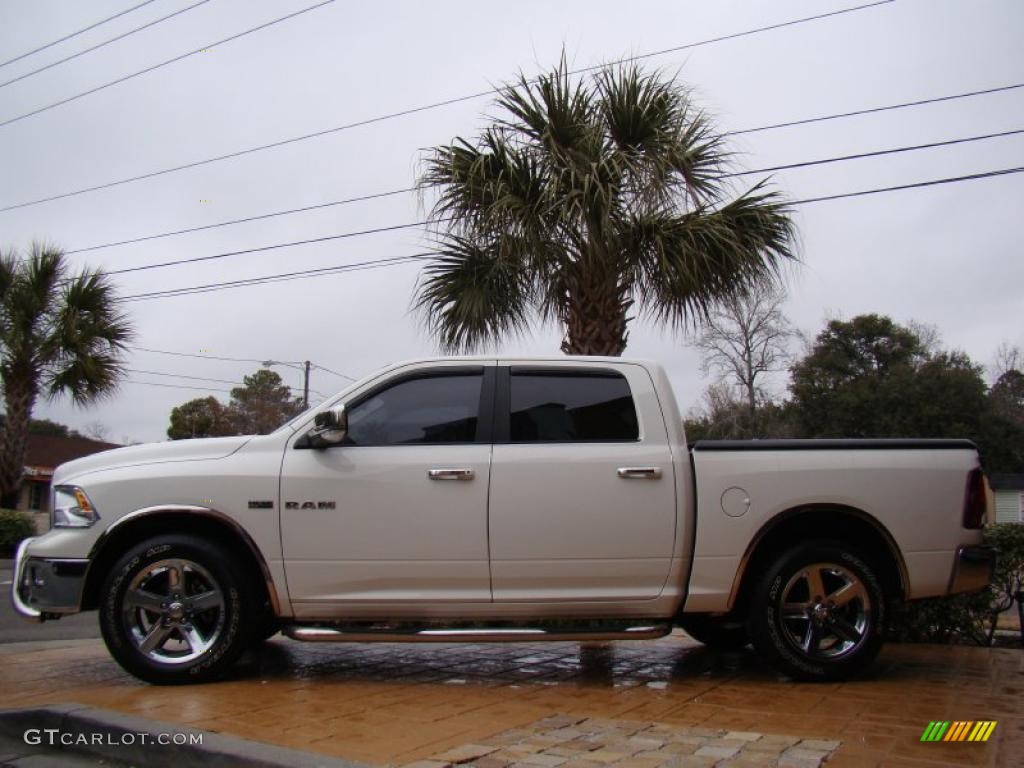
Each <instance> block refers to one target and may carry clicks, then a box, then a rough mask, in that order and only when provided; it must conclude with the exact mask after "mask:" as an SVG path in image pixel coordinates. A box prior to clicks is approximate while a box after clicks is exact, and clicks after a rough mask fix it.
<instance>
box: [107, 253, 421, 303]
mask: <svg viewBox="0 0 1024 768" xmlns="http://www.w3.org/2000/svg"><path fill="white" fill-rule="evenodd" d="M436 255H437V254H436V253H434V252H427V253H417V254H413V255H411V256H391V257H388V258H385V259H372V260H369V261H361V262H355V263H353V264H337V265H335V266H333V267H320V268H318V269H303V270H298V271H296V272H283V273H280V274H276V275H264V276H261V277H251V278H246V279H243V280H227V281H225V282H221V283H207V284H206V285H196V286H189V287H186V288H169V289H167V290H163V291H151V292H149V293H137V294H133V295H131V296H123V297H121V298H120V299H119V300H120V301H139V300H141V299H157V298H164V297H168V296H177V295H184V294H192V293H208V292H210V291H220V290H224V289H226V288H241V287H244V286H249V285H262V284H263V283H277V282H287V281H289V280H297V279H300V278H306V277H313V276H315V275H326V274H332V273H337V272H361V271H363V270H364V269H379V268H380V267H390V266H395V265H397V264H403V263H407V262H413V261H419V260H422V259H425V258H429V257H430V256H436Z"/></svg>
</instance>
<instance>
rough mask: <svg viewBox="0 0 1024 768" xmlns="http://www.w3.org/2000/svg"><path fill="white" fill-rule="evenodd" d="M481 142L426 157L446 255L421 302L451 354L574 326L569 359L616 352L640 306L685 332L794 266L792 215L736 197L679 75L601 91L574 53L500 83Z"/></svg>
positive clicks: (617, 81) (424, 179) (721, 151)
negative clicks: (577, 71) (544, 325)
mask: <svg viewBox="0 0 1024 768" xmlns="http://www.w3.org/2000/svg"><path fill="white" fill-rule="evenodd" d="M497 105H498V107H499V108H500V109H501V110H502V111H503V116H501V117H498V118H495V119H494V120H493V122H492V123H491V124H490V125H489V126H488V127H487V128H485V129H484V130H483V131H482V133H481V134H480V135H479V136H478V137H477V138H476V140H475V141H468V140H466V139H463V138H456V139H455V140H454V141H453V142H452V143H451V144H450V145H446V146H440V147H434V148H433V149H431V150H429V151H428V154H427V157H426V158H425V164H424V170H423V173H422V175H421V177H420V180H419V185H420V189H421V191H422V192H424V193H430V192H433V193H436V195H437V198H436V202H435V203H434V204H433V207H432V209H431V212H430V222H431V224H432V231H433V233H434V235H435V238H436V240H437V244H438V253H437V255H436V256H435V257H434V258H433V259H432V260H431V261H430V263H429V264H428V265H427V267H426V269H425V270H424V276H423V277H422V278H421V280H420V283H419V285H418V286H417V295H416V298H415V301H414V303H415V306H416V308H417V309H419V310H420V311H421V312H422V313H423V314H424V315H425V318H426V323H427V326H428V328H429V329H430V331H431V332H432V333H433V334H434V335H435V336H436V337H437V339H438V340H439V342H440V346H441V347H442V348H444V349H445V350H447V351H453V352H454V351H469V350H471V349H474V348H479V347H480V346H484V345H487V344H490V343H496V342H497V341H499V340H500V339H502V338H504V337H506V336H509V335H516V334H519V333H522V332H525V331H526V330H527V329H528V328H529V325H530V320H531V318H532V316H533V315H534V314H536V315H538V316H539V317H540V319H541V320H543V321H554V322H557V323H559V324H560V325H561V326H562V327H563V328H564V338H563V341H562V351H563V352H565V353H566V354H596V355H619V354H621V353H622V351H623V350H624V349H625V347H626V341H627V338H628V325H629V322H630V320H631V319H632V317H631V316H630V312H631V310H633V309H634V307H635V308H636V310H637V311H639V312H640V313H643V314H644V315H646V316H647V317H649V318H650V319H652V320H654V321H655V322H657V323H659V324H668V325H670V326H672V327H674V328H679V327H687V326H690V325H691V324H695V323H697V322H699V321H700V319H701V318H703V317H706V316H707V314H708V312H709V310H710V309H711V308H713V307H714V306H715V305H716V303H717V302H718V301H720V300H721V299H723V298H725V297H727V296H731V295H733V294H736V293H742V292H743V291H745V290H747V289H749V288H750V287H751V286H754V285H757V284H765V283H769V284H770V283H774V282H775V281H776V280H777V279H778V278H779V276H780V270H781V267H782V265H783V264H784V263H786V262H788V261H789V260H791V259H793V258H794V256H793V247H794V227H793V224H792V222H791V220H790V218H789V208H788V206H787V205H786V204H785V202H784V201H783V200H782V199H781V198H780V197H779V196H778V194H777V193H774V192H769V191H766V190H765V188H764V187H763V185H762V184H757V185H755V186H754V187H753V188H750V189H747V190H746V191H743V192H740V193H737V192H735V191H734V188H733V186H732V185H731V184H730V180H729V179H728V178H726V177H725V176H724V175H723V174H724V173H725V170H726V167H725V166H726V163H727V161H728V159H729V157H730V155H729V153H728V152H727V151H726V149H725V146H724V143H723V140H722V136H721V135H719V134H716V133H715V131H714V130H713V128H712V125H711V122H710V120H709V119H708V117H707V116H706V115H705V114H704V113H703V112H701V111H699V110H697V109H696V108H695V107H694V106H693V104H692V103H691V99H690V95H689V92H688V91H687V90H686V89H685V88H683V87H681V86H680V85H679V84H678V83H677V82H676V80H675V79H672V78H669V79H664V78H662V77H660V76H658V75H656V74H654V75H652V74H646V73H644V72H643V71H642V70H640V69H639V68H638V67H636V66H632V65H630V66H619V67H607V68H604V69H602V70H600V71H598V72H597V73H596V74H594V75H593V77H592V80H591V81H590V83H589V85H585V84H584V83H583V82H582V81H579V80H574V79H573V78H572V77H571V76H570V74H569V72H568V70H567V66H566V62H565V58H564V56H563V58H562V61H561V63H560V64H559V65H558V66H557V67H556V68H555V69H554V71H552V72H551V73H549V74H546V75H544V76H542V77H539V78H537V79H536V80H532V81H531V80H527V79H526V78H525V77H523V76H520V77H519V79H518V80H517V81H516V82H515V83H514V84H512V85H509V86H506V87H504V88H503V89H501V90H500V92H499V95H498V98H497Z"/></svg>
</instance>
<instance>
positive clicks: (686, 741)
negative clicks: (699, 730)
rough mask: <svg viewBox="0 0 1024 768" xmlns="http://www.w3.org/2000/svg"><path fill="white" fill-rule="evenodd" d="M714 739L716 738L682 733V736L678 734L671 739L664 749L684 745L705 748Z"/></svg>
mask: <svg viewBox="0 0 1024 768" xmlns="http://www.w3.org/2000/svg"><path fill="white" fill-rule="evenodd" d="M712 738H714V737H711V736H699V735H697V734H693V733H680V734H678V735H676V736H673V737H672V738H671V740H670V741H669V742H668V743H667V744H666V745H665V746H664V747H663V749H668V748H670V747H673V746H675V745H677V744H682V745H686V746H698V747H703V746H704V745H705V744H707V743H708V742H709V741H711V739H712Z"/></svg>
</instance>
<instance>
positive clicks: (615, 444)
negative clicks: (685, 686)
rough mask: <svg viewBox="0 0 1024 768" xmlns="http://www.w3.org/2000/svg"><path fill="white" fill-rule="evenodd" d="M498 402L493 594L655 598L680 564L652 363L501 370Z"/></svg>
mask: <svg viewBox="0 0 1024 768" xmlns="http://www.w3.org/2000/svg"><path fill="white" fill-rule="evenodd" d="M496 402H497V407H496V413H497V416H496V421H495V446H494V454H493V461H492V466H491V499H490V510H489V521H490V543H491V578H492V589H493V593H494V599H495V601H531V602H535V601H544V600H550V601H559V602H564V601H593V600H604V601H608V600H644V599H652V598H655V597H657V596H658V595H659V594H660V593H661V591H662V588H663V586H664V584H665V581H666V579H667V577H668V573H669V568H670V566H671V562H672V553H673V545H674V541H675V536H676V530H675V527H676V500H675V483H674V478H673V466H672V456H671V453H670V450H669V447H668V436H667V434H666V431H665V424H664V419H663V417H662V415H661V409H660V407H659V405H658V400H657V396H656V394H655V390H654V384H653V382H652V381H651V378H650V375H649V374H648V373H647V371H646V370H645V369H644V368H643V367H641V366H637V365H629V364H608V365H607V366H605V365H601V366H596V367H594V368H581V367H580V365H579V364H578V363H576V364H572V365H564V366H559V365H558V364H557V363H556V364H551V365H545V366H542V367H538V366H536V365H522V366H518V365H511V366H509V367H500V368H499V369H498V388H497V399H496Z"/></svg>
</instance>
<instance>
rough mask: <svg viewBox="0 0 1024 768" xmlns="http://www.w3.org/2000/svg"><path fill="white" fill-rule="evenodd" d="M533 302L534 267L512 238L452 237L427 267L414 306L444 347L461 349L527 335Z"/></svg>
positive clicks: (454, 349)
mask: <svg viewBox="0 0 1024 768" xmlns="http://www.w3.org/2000/svg"><path fill="white" fill-rule="evenodd" d="M532 304H533V284H532V281H531V275H530V271H529V269H528V268H527V265H526V263H525V261H524V259H523V258H522V255H521V254H520V253H516V252H515V251H514V250H513V249H512V248H510V247H509V245H508V243H507V241H506V242H505V243H504V245H503V243H502V242H500V241H497V240H495V241H491V242H488V243H485V244H481V243H480V242H478V241H475V240H468V239H466V238H462V237H459V236H457V235H448V236H446V237H445V238H444V239H443V241H442V242H441V243H439V256H438V257H437V258H436V259H434V260H432V261H431V262H430V264H429V265H428V266H427V267H426V268H425V269H424V275H423V276H422V277H421V278H420V282H419V285H418V287H417V298H416V301H415V305H414V306H415V308H416V309H419V310H422V312H423V315H424V317H425V318H426V322H427V327H428V329H429V330H430V332H431V333H432V334H433V335H434V336H435V337H436V338H437V339H438V340H439V342H440V346H441V347H442V349H444V350H445V351H446V352H450V353H458V352H471V351H474V350H477V349H480V348H481V347H483V346H485V345H487V344H488V343H491V342H495V341H497V340H498V339H501V338H504V337H506V336H510V335H511V336H515V335H519V334H522V333H524V332H525V331H526V330H527V329H528V328H529V311H530V308H531V306H532Z"/></svg>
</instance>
